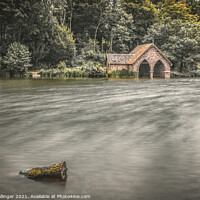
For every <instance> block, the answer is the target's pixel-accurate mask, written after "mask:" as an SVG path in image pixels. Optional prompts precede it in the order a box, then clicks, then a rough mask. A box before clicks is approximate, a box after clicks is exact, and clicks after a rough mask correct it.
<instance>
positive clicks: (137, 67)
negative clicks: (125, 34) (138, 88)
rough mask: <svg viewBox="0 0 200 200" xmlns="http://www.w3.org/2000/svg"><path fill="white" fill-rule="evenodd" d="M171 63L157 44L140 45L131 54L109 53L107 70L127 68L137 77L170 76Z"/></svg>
mask: <svg viewBox="0 0 200 200" xmlns="http://www.w3.org/2000/svg"><path fill="white" fill-rule="evenodd" d="M171 65H172V63H171V62H170V61H169V60H168V59H167V57H166V56H165V55H164V54H163V53H162V52H161V51H160V50H159V49H158V48H157V47H156V45H155V44H144V45H139V46H137V47H136V48H135V49H133V51H131V52H130V53H129V54H107V72H109V71H112V70H122V69H126V70H128V71H133V72H135V74H136V77H137V78H156V77H160V78H170V66H171Z"/></svg>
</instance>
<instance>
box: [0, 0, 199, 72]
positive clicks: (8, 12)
mask: <svg viewBox="0 0 200 200" xmlns="http://www.w3.org/2000/svg"><path fill="white" fill-rule="evenodd" d="M199 16H200V1H198V0H179V1H178V0H92V1H91V0H81V1H80V0H48V1H38V0H32V1H29V0H17V1H13V0H1V1H0V27H1V29H0V52H1V53H0V57H2V58H3V57H4V56H5V55H6V52H7V49H8V48H9V46H10V45H11V44H12V43H14V42H17V43H20V44H23V45H25V46H27V47H28V48H29V51H30V53H31V64H33V69H34V70H35V69H41V68H45V69H49V68H51V66H56V65H57V66H58V68H57V69H56V70H58V69H61V68H66V67H73V68H74V67H77V66H86V65H87V66H90V67H94V66H96V65H101V66H104V65H105V54H106V53H129V52H130V51H131V50H132V49H133V48H134V47H136V45H137V44H138V43H141V42H142V40H143V42H145V43H146V42H152V41H153V40H154V41H155V44H156V45H157V46H158V47H159V48H161V49H162V51H163V52H164V53H165V54H166V56H167V57H169V59H170V60H171V61H172V62H173V64H174V68H175V69H176V70H178V71H189V70H193V69H196V66H197V65H198V63H199V54H200V53H199V36H198V34H199V23H200V22H199V21H200V17H199ZM197 21H198V22H197ZM2 65H3V67H4V65H5V64H4V62H2ZM1 68H2V67H1Z"/></svg>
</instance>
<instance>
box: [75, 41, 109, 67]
mask: <svg viewBox="0 0 200 200" xmlns="http://www.w3.org/2000/svg"><path fill="white" fill-rule="evenodd" d="M75 62H76V65H77V66H80V65H87V64H88V63H90V65H93V66H95V65H101V66H102V65H104V64H105V55H104V54H102V53H101V51H100V48H99V45H98V43H97V42H96V44H95V49H94V40H92V39H89V40H88V42H85V43H84V48H82V49H81V52H80V54H79V55H78V56H77V57H76V61H75Z"/></svg>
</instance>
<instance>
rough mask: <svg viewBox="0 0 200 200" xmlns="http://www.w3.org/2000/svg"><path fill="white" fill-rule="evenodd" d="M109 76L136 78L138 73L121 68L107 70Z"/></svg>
mask: <svg viewBox="0 0 200 200" xmlns="http://www.w3.org/2000/svg"><path fill="white" fill-rule="evenodd" d="M108 77H109V78H131V77H132V78H137V77H138V74H137V72H134V71H128V70H126V69H122V70H112V71H110V72H108Z"/></svg>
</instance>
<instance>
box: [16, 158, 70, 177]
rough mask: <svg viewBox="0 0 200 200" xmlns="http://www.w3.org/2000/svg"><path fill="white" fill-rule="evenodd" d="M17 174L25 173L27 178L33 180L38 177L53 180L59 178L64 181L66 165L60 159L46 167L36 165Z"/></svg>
mask: <svg viewBox="0 0 200 200" xmlns="http://www.w3.org/2000/svg"><path fill="white" fill-rule="evenodd" d="M19 174H22V175H25V176H27V177H28V178H30V179H35V180H40V179H41V180H42V179H46V180H48V179H51V180H52V179H54V178H55V180H58V179H60V180H61V181H66V177H67V166H66V162H65V161H62V162H60V163H57V164H53V165H51V166H48V167H36V168H33V169H31V170H28V171H26V172H22V171H20V172H19Z"/></svg>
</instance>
